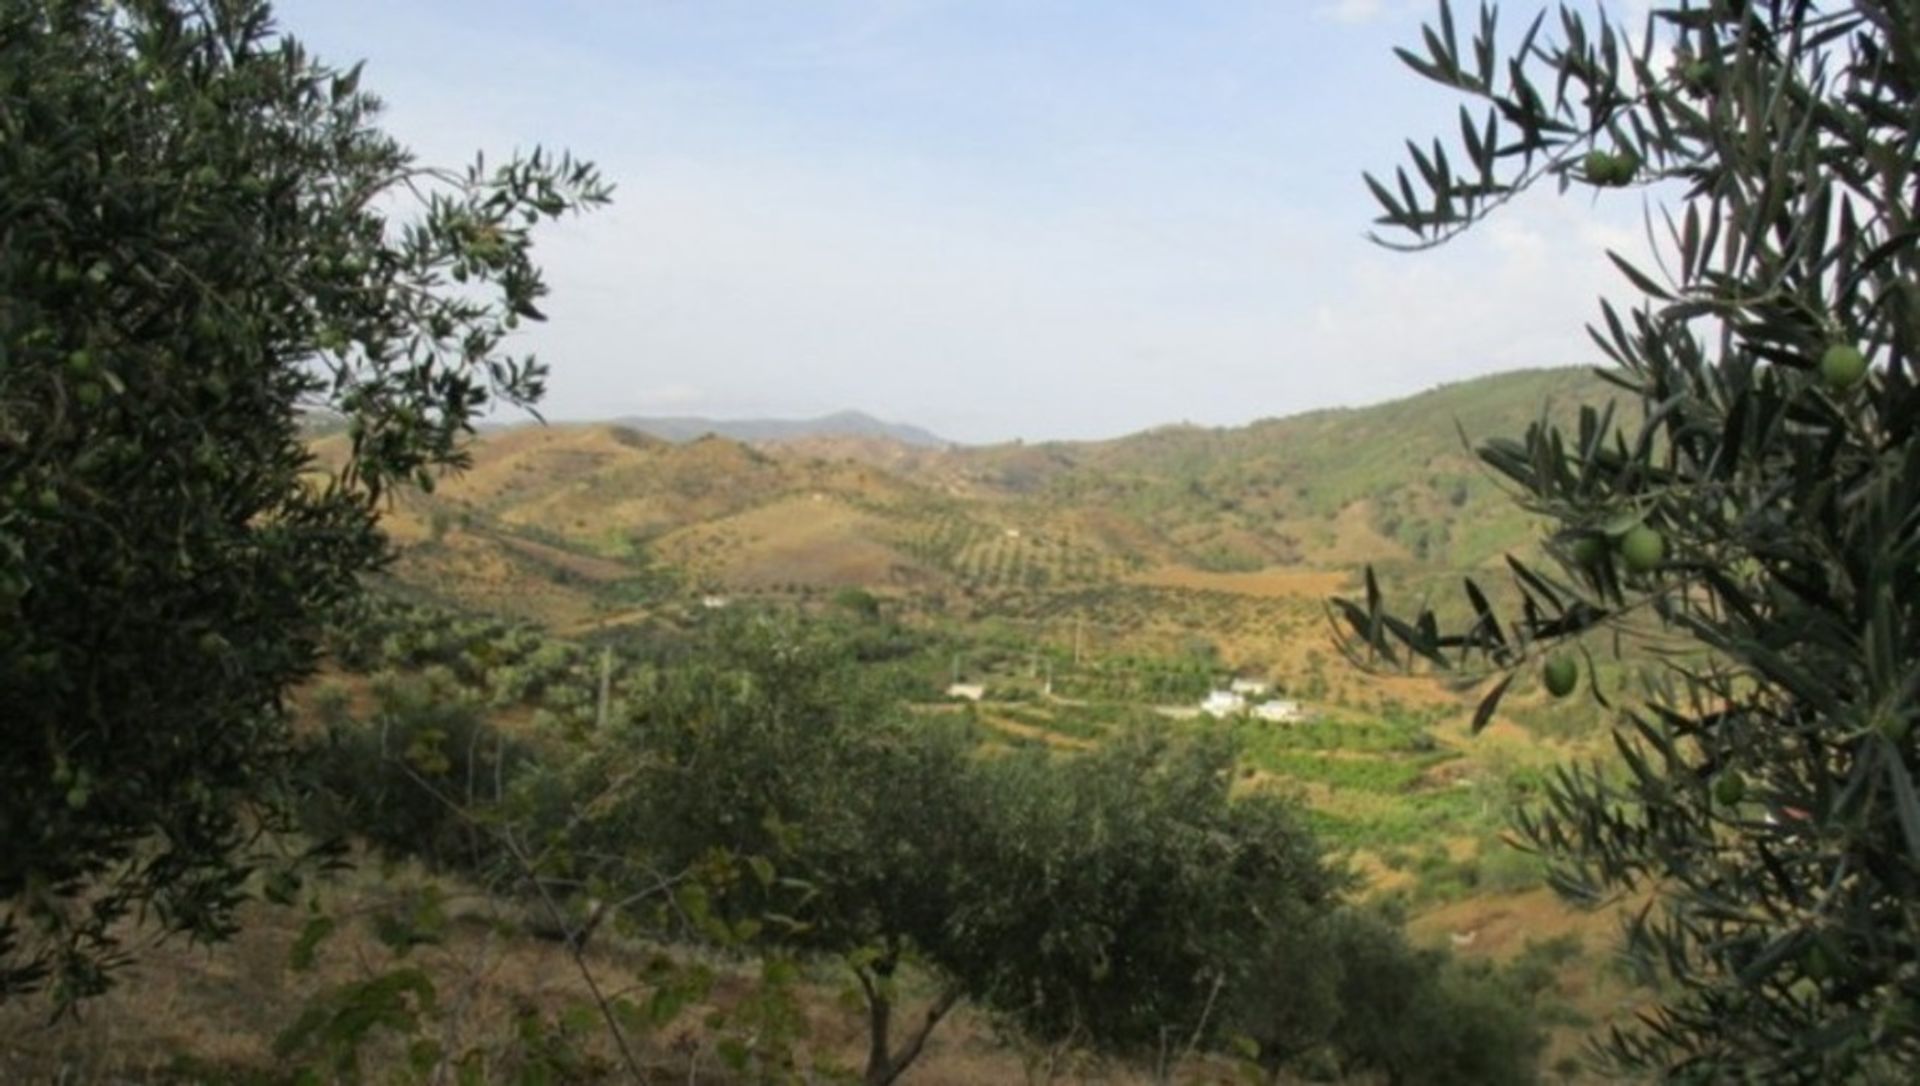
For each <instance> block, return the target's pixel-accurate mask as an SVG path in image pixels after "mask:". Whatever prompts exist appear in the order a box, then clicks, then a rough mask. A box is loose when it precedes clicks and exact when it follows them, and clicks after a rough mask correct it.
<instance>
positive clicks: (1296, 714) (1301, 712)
mask: <svg viewBox="0 0 1920 1086" xmlns="http://www.w3.org/2000/svg"><path fill="white" fill-rule="evenodd" d="M1253 715H1254V717H1255V718H1256V719H1259V720H1265V721H1268V722H1269V723H1273V724H1298V723H1299V722H1301V721H1302V720H1305V719H1307V711H1306V709H1305V708H1304V707H1302V706H1301V704H1300V703H1299V702H1297V701H1289V700H1288V699H1286V698H1270V699H1268V700H1266V701H1263V702H1261V703H1260V704H1258V705H1256V706H1254V707H1253Z"/></svg>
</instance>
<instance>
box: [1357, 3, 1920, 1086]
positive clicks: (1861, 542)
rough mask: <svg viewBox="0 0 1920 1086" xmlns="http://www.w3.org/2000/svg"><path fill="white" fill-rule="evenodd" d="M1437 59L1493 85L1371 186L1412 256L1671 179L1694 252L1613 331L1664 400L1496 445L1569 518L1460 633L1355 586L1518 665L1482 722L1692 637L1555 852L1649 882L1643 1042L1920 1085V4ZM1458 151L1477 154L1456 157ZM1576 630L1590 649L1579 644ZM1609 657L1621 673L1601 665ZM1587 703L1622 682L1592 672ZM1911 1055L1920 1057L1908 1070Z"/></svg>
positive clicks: (1660, 233) (1671, 11)
mask: <svg viewBox="0 0 1920 1086" xmlns="http://www.w3.org/2000/svg"><path fill="white" fill-rule="evenodd" d="M1498 14H1499V13H1498V11H1497V9H1496V7H1495V6H1494V5H1491V4H1489V5H1483V6H1482V8H1481V10H1480V12H1479V15H1478V17H1477V19H1476V20H1475V21H1474V22H1473V24H1472V25H1470V26H1469V27H1467V28H1466V29H1467V30H1468V31H1469V33H1468V34H1467V35H1466V36H1464V37H1463V36H1462V34H1461V31H1460V28H1459V27H1458V26H1457V25H1456V20H1455V18H1454V13H1453V11H1452V10H1451V9H1450V6H1449V5H1447V4H1444V3H1443V4H1442V5H1441V6H1440V9H1439V15H1438V18H1437V19H1436V20H1435V22H1434V24H1433V25H1430V26H1428V27H1427V28H1426V30H1425V33H1424V35H1423V42H1424V44H1423V46H1422V47H1420V48H1418V49H1414V50H1403V51H1402V57H1403V59H1404V60H1405V61H1406V63H1407V64H1409V65H1410V66H1412V67H1413V68H1414V69H1415V70H1416V71H1418V72H1419V73H1420V74H1421V75H1423V76H1425V77H1426V78H1428V79H1430V80H1433V81H1435V82H1437V83H1439V84H1442V85H1443V86H1445V87H1447V88H1449V89H1450V90H1452V91H1455V92H1457V93H1459V94H1460V95H1462V96H1464V97H1465V98H1467V99H1469V100H1470V101H1472V102H1473V103H1475V104H1474V105H1473V106H1472V107H1468V106H1463V107H1462V109H1461V113H1460V125H1459V133H1458V139H1457V142H1454V143H1452V144H1451V146H1449V145H1448V144H1443V143H1441V142H1439V141H1436V142H1434V143H1433V144H1431V145H1420V144H1410V145H1409V146H1410V152H1409V153H1410V156H1411V161H1410V163H1409V164H1408V165H1407V166H1406V167H1403V168H1402V169H1401V170H1400V171H1399V173H1398V174H1397V175H1396V176H1395V177H1393V178H1390V179H1384V180H1383V179H1376V178H1369V182H1370V184H1371V187H1372V190H1373V192H1374V195H1375V197H1376V198H1377V200H1378V202H1379V204H1380V207H1381V211H1382V216H1381V219H1380V223H1381V226H1382V227H1383V229H1384V230H1385V231H1387V232H1388V235H1389V236H1387V237H1385V238H1383V240H1387V241H1389V242H1390V243H1392V244H1400V245H1406V246H1408V247H1413V248H1419V247H1423V246H1427V245H1432V244H1436V243H1439V242H1442V241H1445V240H1446V239H1447V238H1450V237H1452V236H1454V235H1455V234H1457V233H1458V232H1459V231H1461V230H1464V229H1467V228H1469V227H1471V226H1472V225H1473V224H1474V223H1475V222H1477V221H1479V220H1480V219H1482V218H1483V217H1484V216H1486V215H1487V214H1490V213H1492V212H1493V211H1494V210H1495V209H1497V208H1498V207H1499V206H1500V205H1501V204H1503V203H1505V202H1506V201H1507V200H1508V199H1509V198H1511V197H1513V196H1514V195H1515V194H1517V193H1519V192H1521V191H1523V190H1525V189H1528V188H1529V187H1533V186H1536V185H1538V184H1541V183H1551V184H1556V185H1558V187H1560V188H1561V189H1562V190H1567V189H1573V190H1575V191H1580V192H1585V191H1591V190H1592V189H1594V188H1598V189H1617V188H1624V187H1632V188H1637V189H1639V190H1640V191H1641V192H1642V193H1643V199H1644V200H1645V202H1646V205H1647V211H1648V214H1647V216H1646V217H1647V222H1648V224H1649V233H1650V236H1651V240H1652V241H1653V242H1654V243H1655V245H1656V252H1657V254H1658V257H1659V260H1658V263H1657V264H1656V265H1647V266H1638V265H1636V264H1634V263H1631V262H1629V261H1628V260H1626V259H1624V258H1622V257H1620V256H1618V255H1614V260H1615V262H1616V263H1617V264H1618V265H1619V267H1620V270H1621V271H1622V272H1623V273H1624V275H1625V276H1626V278H1627V280H1628V281H1629V283H1630V284H1631V286H1632V287H1633V289H1634V290H1635V291H1637V292H1638V294H1639V295H1640V297H1639V300H1638V301H1637V302H1636V303H1635V304H1634V305H1633V306H1631V307H1630V308H1627V307H1614V306H1606V307H1605V308H1604V309H1603V312H1602V314H1601V320H1600V322H1599V323H1598V324H1597V325H1596V326H1595V327H1594V328H1593V329H1592V334H1593V340H1594V342H1595V345H1596V346H1597V347H1598V349H1599V350H1600V351H1602V352H1603V353H1604V354H1605V355H1606V356H1607V358H1608V359H1609V360H1610V364H1609V365H1608V366H1606V367H1604V368H1602V370H1601V371H1600V372H1601V375H1602V376H1603V377H1605V378H1606V379H1608V380H1610V381H1612V382H1614V383H1615V384H1617V385H1619V386H1620V387H1621V388H1622V389H1624V390H1625V391H1626V393H1628V394H1629V396H1630V397H1631V400H1630V401H1629V402H1632V401H1636V400H1637V406H1638V410H1637V411H1635V410H1632V409H1631V408H1630V409H1628V410H1626V411H1616V410H1613V409H1598V410H1587V411H1584V412H1583V413H1582V414H1581V416H1580V418H1579V420H1578V423H1577V425H1574V426H1571V427H1562V426H1558V425H1554V424H1551V423H1548V422H1542V423H1540V424H1537V425H1535V426H1533V427H1531V428H1529V429H1528V431H1527V432H1526V433H1525V434H1523V435H1516V436H1514V437H1510V438H1499V439H1495V440H1492V441H1489V442H1488V443H1486V444H1485V445H1484V446H1483V447H1482V449H1481V455H1482V457H1483V458H1484V459H1485V461H1486V463H1487V464H1488V465H1490V466H1491V468H1492V469H1493V471H1495V472H1496V473H1497V474H1498V475H1499V476H1502V477H1504V479H1505V480H1506V481H1507V482H1508V483H1510V484H1511V487H1512V489H1513V491H1514V493H1515V494H1516V496H1517V497H1518V499H1519V501H1520V502H1521V503H1522V504H1524V505H1525V506H1526V507H1527V508H1528V509H1530V510H1532V511H1534V512H1535V513H1537V514H1539V515H1540V516H1541V517H1542V518H1543V519H1544V520H1545V521H1546V522H1547V523H1548V524H1549V525H1550V532H1551V534H1550V537H1549V538H1548V540H1547V542H1546V551H1547V553H1548V554H1549V555H1550V558H1551V560H1550V561H1548V562H1546V563H1537V562H1535V563H1526V562H1520V561H1514V562H1513V563H1512V568H1511V572H1512V575H1513V579H1512V584H1511V585H1510V586H1505V587H1503V588H1502V590H1501V592H1495V593H1491V594H1490V593H1489V592H1487V591H1484V590H1482V589H1481V588H1480V587H1479V586H1477V585H1474V584H1472V583H1469V585H1468V586H1467V587H1468V597H1469V604H1470V610H1468V611H1467V612H1466V613H1467V614H1469V615H1470V616H1471V617H1470V618H1469V619H1468V620H1467V621H1466V622H1465V624H1464V625H1462V626H1460V627H1458V628H1449V627H1447V626H1443V624H1442V622H1441V621H1440V620H1439V619H1438V618H1437V617H1436V615H1435V614H1434V613H1432V612H1428V611H1420V612H1417V613H1415V614H1412V615H1406V616H1399V615H1396V614H1394V613H1393V610H1392V609H1391V608H1389V607H1388V606H1387V605H1385V604H1384V603H1383V602H1382V593H1381V591H1380V588H1379V586H1378V584H1377V582H1376V581H1375V580H1374V579H1373V578H1372V577H1371V575H1370V576H1369V579H1368V585H1367V596H1366V598H1365V599H1360V600H1349V601H1343V602H1341V604H1340V612H1341V614H1342V616H1343V623H1342V625H1343V628H1344V629H1345V631H1346V632H1347V633H1348V634H1349V635H1350V636H1351V638H1352V639H1353V640H1352V647H1353V648H1354V649H1355V650H1356V651H1357V652H1360V653H1362V654H1363V655H1366V656H1370V657H1371V658H1372V659H1375V660H1381V659H1384V660H1387V661H1391V662H1397V663H1400V664H1405V665H1412V664H1423V665H1433V666H1436V667H1439V668H1444V669H1463V668H1464V669H1484V670H1486V671H1487V672H1489V677H1490V679H1496V680H1497V681H1494V682H1493V683H1492V685H1491V688H1490V690H1489V693H1488V696H1487V697H1486V698H1485V699H1484V700H1483V702H1482V704H1481V709H1480V712H1479V714H1478V716H1477V718H1476V722H1477V723H1484V722H1485V721H1486V720H1487V719H1488V717H1489V716H1490V714H1491V713H1492V712H1493V711H1494V709H1495V706H1496V705H1497V703H1498V700H1499V697H1500V696H1501V695H1502V694H1503V693H1504V692H1505V691H1506V690H1507V689H1508V684H1509V683H1510V682H1512V681H1513V679H1514V677H1515V675H1516V674H1519V673H1520V672H1521V671H1522V670H1523V669H1525V668H1527V667H1529V666H1531V664H1532V663H1534V662H1536V661H1538V660H1540V659H1541V658H1542V657H1543V656H1547V657H1549V662H1548V664H1547V666H1546V668H1545V671H1544V679H1545V685H1546V686H1547V687H1548V688H1549V691H1550V692H1553V693H1559V694H1571V693H1572V692H1573V691H1574V689H1575V688H1576V687H1577V686H1578V685H1579V683H1580V678H1581V673H1580V668H1579V667H1578V666H1577V665H1569V664H1568V663H1565V662H1560V661H1561V660H1568V659H1571V660H1576V661H1577V660H1578V659H1579V656H1580V653H1581V652H1582V651H1583V649H1584V647H1585V646H1587V645H1598V644H1604V643H1605V641H1604V640H1603V638H1604V636H1605V635H1610V634H1619V635H1624V638H1625V640H1626V643H1629V644H1632V643H1635V642H1634V639H1635V638H1639V637H1654V638H1658V639H1661V640H1662V641H1666V642H1672V641H1674V640H1675V639H1678V641H1679V644H1678V645H1672V644H1668V645H1666V646H1665V647H1666V648H1669V649H1677V650H1678V651H1675V652H1671V653H1668V654H1666V655H1665V656H1664V657H1663V658H1662V659H1661V660H1660V662H1659V666H1658V667H1657V668H1649V669H1648V672H1649V674H1648V678H1647V681H1646V682H1645V684H1644V687H1643V689H1642V690H1641V691H1640V693H1639V695H1638V696H1636V697H1635V698H1634V700H1633V701H1632V702H1631V703H1629V704H1625V705H1620V706H1617V708H1618V713H1617V723H1616V725H1615V726H1614V728H1613V738H1614V741H1615V742H1614V746H1615V747H1616V748H1617V752H1618V757H1617V758H1612V759H1608V760H1607V761H1606V762H1605V763H1604V764H1578V765H1569V766H1567V767H1565V768H1563V769H1561V770H1560V771H1559V772H1558V773H1557V775H1556V777H1555V780H1554V783H1553V785H1552V787H1551V788H1550V790H1549V793H1548V795H1547V796H1546V797H1545V800H1544V802H1543V803H1542V804H1541V805H1540V806H1539V807H1538V808H1537V809H1536V810H1533V811H1531V812H1528V813H1523V814H1522V815H1521V816H1520V818H1519V820H1518V823H1517V829H1518V831H1519V834H1520V836H1521V838H1522V839H1523V840H1524V841H1525V842H1526V843H1527V844H1528V845H1529V846H1530V847H1533V848H1537V849H1539V850H1542V851H1544V852H1545V853H1546V854H1548V855H1549V856H1550V857H1551V858H1552V859H1553V860H1555V861H1556V870H1555V874H1554V881H1555V884H1556V885H1557V886H1558V887H1559V889H1561V890H1562V891H1563V892H1565V893H1567V894H1570V895H1572V896H1573V897H1574V898H1575V899H1577V900H1580V901H1585V902H1602V901H1620V900H1628V901H1637V899H1638V896H1639V895H1648V897H1649V900H1650V901H1651V905H1650V906H1648V907H1646V908H1644V909H1643V908H1638V907H1636V908H1635V909H1633V910H1632V911H1631V913H1630V915H1631V921H1630V924H1629V928H1628V936H1629V939H1628V946H1629V949H1630V950H1631V951H1632V952H1633V953H1634V954H1636V955H1637V956H1638V957H1639V958H1640V959H1641V960H1642V962H1643V963H1645V964H1646V965H1647V966H1648V967H1649V968H1650V969H1652V970H1654V971H1655V972H1656V973H1657V974H1659V975H1661V976H1662V977H1663V979H1664V981H1665V985H1664V986H1663V987H1662V988H1661V989H1660V992H1661V994H1660V997H1659V999H1658V1000H1657V1005H1656V1006H1654V1007H1653V1009H1651V1010H1649V1011H1648V1012H1646V1013H1645V1014H1644V1015H1643V1016H1642V1018H1643V1020H1642V1021H1641V1022H1640V1023H1639V1024H1638V1026H1637V1027H1632V1028H1622V1029H1618V1030H1615V1031H1613V1033H1612V1035H1611V1036H1610V1037H1609V1038H1607V1040H1606V1041H1605V1042H1604V1043H1603V1046H1602V1048H1603V1052H1604V1054H1605V1055H1606V1056H1608V1057H1610V1058H1611V1059H1613V1060H1614V1061H1617V1063H1618V1064H1620V1065H1624V1066H1626V1067H1629V1068H1636V1069H1639V1070H1641V1071H1649V1070H1650V1071H1654V1072H1657V1073H1660V1074H1663V1075H1666V1076H1669V1077H1674V1078H1680V1079H1685V1080H1695V1081H1718V1080H1720V1079H1722V1078H1726V1077H1744V1076H1758V1077H1760V1078H1764V1079H1768V1080H1775V1079H1779V1080H1794V1079H1799V1080H1808V1081H1837V1080H1844V1079H1847V1078H1849V1077H1853V1078H1860V1077H1865V1078H1874V1077H1879V1076H1886V1077H1892V1078H1901V1077H1904V1075H1905V1074H1910V1071H1911V1066H1912V1064H1913V1063H1914V1061H1915V1060H1916V1059H1920V1013H1916V1008H1917V1004H1916V1000H1920V906H1917V905H1916V903H1920V799H1917V798H1916V787H1915V783H1914V772H1915V767H1916V765H1920V757H1917V755H1916V750H1915V743H1916V736H1915V734H1914V729H1913V722H1914V717H1915V714H1916V712H1917V711H1920V654H1916V650H1915V645H1916V644H1920V530H1916V526H1917V525H1920V432H1917V431H1916V426H1917V425H1920V389H1916V385H1915V377H1916V370H1915V363H1916V356H1915V351H1916V348H1917V347H1920V228H1916V222H1915V218H1914V209H1915V208H1916V206H1920V162H1916V144H1917V141H1920V23H1917V22H1916V18H1915V17H1916V12H1915V8H1914V6H1913V5H1912V4H1911V3H1906V2H1891V0H1856V2H1851V3H1811V2H1806V0H1703V2H1690V3H1667V4H1659V5H1656V7H1655V10H1654V11H1653V13H1652V14H1651V16H1650V18H1649V20H1648V22H1647V23H1646V24H1645V25H1644V26H1625V25H1621V24H1620V23H1618V22H1615V21H1611V20H1610V19H1609V18H1608V17H1607V15H1606V14H1605V12H1604V10H1603V11H1602V12H1601V14H1600V15H1599V16H1598V17H1597V18H1596V17H1593V16H1590V15H1583V14H1582V13H1581V11H1580V10H1577V9H1575V8H1574V7H1571V6H1568V5H1561V6H1560V7H1559V9H1558V11H1557V12H1548V11H1541V12H1540V14H1539V16H1538V17H1535V18H1533V19H1531V21H1529V22H1527V23H1526V24H1525V25H1524V26H1523V27H1522V28H1521V29H1520V30H1519V32H1518V33H1511V34H1509V33H1503V31H1502V30H1501V28H1500V27H1499V26H1498ZM1450 150H1451V153H1449V152H1450ZM1555 653H1560V654H1564V655H1562V656H1560V657H1559V658H1558V659H1553V658H1552V656H1553V654H1555ZM1590 670H1591V669H1589V672H1590ZM1588 693H1589V695H1590V696H1595V697H1599V696H1602V694H1601V692H1600V691H1598V690H1596V689H1595V688H1594V687H1593V686H1592V685H1591V684H1589V686H1588ZM1902 1068H1905V1072H1903V1071H1902V1070H1901V1069H1902Z"/></svg>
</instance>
